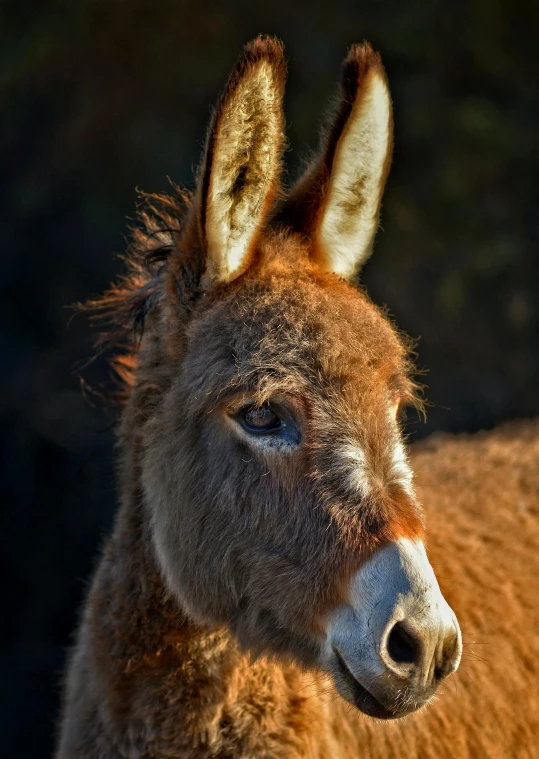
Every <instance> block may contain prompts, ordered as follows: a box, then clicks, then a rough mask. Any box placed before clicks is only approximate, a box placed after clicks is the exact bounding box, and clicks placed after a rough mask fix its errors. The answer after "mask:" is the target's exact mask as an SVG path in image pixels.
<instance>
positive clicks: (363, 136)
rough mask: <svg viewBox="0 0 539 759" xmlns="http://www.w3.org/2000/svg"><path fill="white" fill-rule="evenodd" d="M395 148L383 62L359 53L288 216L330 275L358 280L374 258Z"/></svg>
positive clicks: (366, 50) (351, 58)
mask: <svg viewBox="0 0 539 759" xmlns="http://www.w3.org/2000/svg"><path fill="white" fill-rule="evenodd" d="M392 147H393V118H392V109H391V98H390V95H389V90H388V86H387V80H386V76H385V73H384V69H383V66H382V62H381V60H380V56H379V55H378V54H377V53H375V52H374V51H373V49H372V48H371V46H370V45H369V44H367V43H365V44H363V45H354V46H353V47H352V48H351V50H350V52H349V53H348V56H347V57H346V59H345V61H344V64H343V75H342V82H341V91H340V98H339V104H338V108H337V112H336V115H335V117H334V119H333V122H332V123H331V125H330V128H329V129H328V130H327V132H326V134H325V137H324V140H323V148H322V154H321V156H320V158H319V159H318V160H317V161H316V162H315V163H314V165H313V166H311V168H310V169H309V170H308V171H307V173H306V175H305V176H304V177H303V178H302V179H301V180H300V181H299V182H298V184H297V186H296V187H295V188H293V190H292V192H291V193H290V197H289V200H288V201H287V203H286V204H285V208H284V210H283V213H282V215H281V218H282V220H283V221H285V222H290V221H291V222H292V226H294V227H296V229H298V231H300V232H301V233H303V234H304V235H305V236H307V237H309V238H310V239H311V240H312V243H313V256H314V258H315V259H316V260H317V261H318V262H319V264H320V266H321V267H322V268H323V269H325V270H326V271H332V272H335V273H337V274H340V275H341V276H342V277H345V278H347V279H353V278H354V276H355V274H356V273H357V270H358V269H359V267H360V266H361V264H362V263H363V262H364V261H365V260H366V259H367V258H368V257H369V255H370V253H371V248H372V243H373V240H374V235H375V233H376V230H377V227H378V215H379V211H380V202H381V199H382V193H383V190H384V186H385V182H386V179H387V175H388V172H389V166H390V163H391V154H392ZM286 206H288V208H286Z"/></svg>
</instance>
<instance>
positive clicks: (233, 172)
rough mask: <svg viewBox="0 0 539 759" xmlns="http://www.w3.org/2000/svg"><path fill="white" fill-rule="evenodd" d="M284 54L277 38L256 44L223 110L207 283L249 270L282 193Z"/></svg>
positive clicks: (213, 147)
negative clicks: (277, 196) (275, 200)
mask: <svg viewBox="0 0 539 759" xmlns="http://www.w3.org/2000/svg"><path fill="white" fill-rule="evenodd" d="M282 54H283V50H282V46H281V45H280V43H277V42H275V41H274V40H263V39H262V40H260V39H259V40H255V42H254V43H251V45H250V46H248V48H247V50H246V53H245V56H244V58H243V59H242V61H241V62H240V65H239V67H238V69H237V70H236V71H235V72H234V73H233V75H232V77H231V80H230V82H229V85H228V87H227V90H226V92H225V95H224V97H223V100H222V102H221V105H220V106H219V108H218V110H217V111H216V115H215V119H214V124H213V127H212V131H211V133H210V140H209V144H208V155H207V159H206V162H207V165H206V171H207V172H209V176H208V178H207V182H206V187H207V190H206V197H205V198H204V199H203V202H204V203H205V213H204V217H203V218H204V234H205V240H206V249H207V263H206V273H205V277H204V280H205V282H206V284H207V285H211V284H216V283H218V282H229V281H231V280H233V279H235V278H236V277H237V276H239V275H240V274H241V273H242V272H243V271H245V269H246V268H247V266H248V265H249V263H250V253H251V251H252V249H253V246H254V243H255V242H256V240H257V237H258V233H259V232H260V229H261V227H262V225H263V223H264V221H265V218H266V214H267V211H268V209H269V205H270V204H271V201H272V200H273V197H274V195H275V193H276V190H277V184H278V180H279V174H280V159H281V152H282V145H283V141H284V138H283V114H282V91H283V87H284V63H283V58H282Z"/></svg>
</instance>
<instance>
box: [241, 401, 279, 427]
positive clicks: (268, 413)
mask: <svg viewBox="0 0 539 759" xmlns="http://www.w3.org/2000/svg"><path fill="white" fill-rule="evenodd" d="M241 419H242V421H243V425H244V427H245V428H246V429H247V430H249V432H269V431H270V430H277V429H279V427H280V426H281V420H280V419H279V417H278V416H277V414H276V413H275V412H274V411H273V410H272V409H271V408H270V407H269V406H260V407H258V408H254V407H252V406H251V407H248V408H246V409H244V410H243V412H242V413H241Z"/></svg>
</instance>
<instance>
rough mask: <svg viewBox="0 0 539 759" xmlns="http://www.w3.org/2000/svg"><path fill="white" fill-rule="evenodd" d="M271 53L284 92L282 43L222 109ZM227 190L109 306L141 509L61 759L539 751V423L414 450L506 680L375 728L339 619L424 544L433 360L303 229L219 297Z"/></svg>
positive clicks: (68, 720) (434, 552) (81, 651)
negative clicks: (423, 435)
mask: <svg viewBox="0 0 539 759" xmlns="http://www.w3.org/2000/svg"><path fill="white" fill-rule="evenodd" d="M253 50H255V51H256V55H254V54H253ZM364 50H365V51H366V52H365V53H364V55H365V56H367V57H369V56H372V55H373V54H372V51H370V52H369V50H370V48H364ZM362 55H363V53H361V49H359V52H358V49H356V52H355V53H354V54H353V55H352V56H351V60H352V62H353V61H354V60H356V58H357V59H358V60H361V56H362ZM354 56H356V57H355V58H354ZM261 57H262V58H264V59H265V61H266V62H267V63H268V65H269V66H272V67H273V70H274V71H275V72H276V73H275V86H276V87H277V88H278V87H281V86H282V79H281V78H280V77H281V73H280V72H282V71H283V64H282V51H281V48H280V47H279V46H278V45H276V44H275V43H274V42H273V41H271V40H264V39H261V40H259V41H257V42H256V43H254V45H251V46H250V47H249V48H248V51H247V54H246V56H245V57H244V58H243V59H242V61H241V62H240V64H239V66H238V68H237V70H236V72H235V73H234V74H233V76H232V79H231V82H233V83H234V86H233V87H232V88H231V85H230V84H229V86H228V88H227V90H226V92H225V96H224V98H223V100H222V102H221V105H220V109H226V108H229V107H230V103H231V101H230V100H229V97H230V93H231V92H235V91H236V90H235V88H236V87H237V85H238V82H240V81H241V80H242V77H249V76H250V74H251V71H252V68H251V67H252V66H254V65H258V63H259V61H260V59H261ZM376 60H378V59H376ZM347 65H348V66H350V65H351V64H350V63H349V64H347ZM354 65H355V64H354ZM358 65H359V64H358ZM377 65H381V64H379V62H378V63H377ZM347 70H348V68H346V69H345V71H347ZM358 72H359V73H358ZM354 75H355V77H356V81H357V78H358V76H360V75H361V70H359V69H358V71H356V73H355V74H354ZM345 81H346V77H345ZM219 112H220V111H218V113H219ZM215 123H216V124H217V126H215V125H214V129H217V130H218V129H219V127H218V123H219V117H217V121H216V122H214V124H215ZM345 123H346V116H343V115H342V114H341V115H338V116H337V121H336V122H335V125H334V128H333V130H334V132H335V134H337V136H336V137H335V140H337V139H338V134H340V131H342V129H344V127H345ZM211 134H214V132H211ZM214 136H215V135H214ZM213 139H214V138H213V137H212V138H211V139H210V144H212V140H213ZM264 139H265V138H264ZM255 152H256V151H255ZM244 162H245V156H243V155H241V156H238V164H237V167H236V168H237V169H238V170H239V168H240V167H241V166H242V165H243V164H244ZM211 163H212V162H211V160H210V159H209V158H208V156H207V157H206V164H205V165H206V167H208V166H211ZM247 170H248V169H247ZM205 177H206V174H205V173H204V172H202V178H201V180H200V184H199V187H198V190H197V193H196V195H195V198H194V200H193V202H192V203H189V201H187V209H186V212H185V214H182V213H181V212H180V211H179V210H178V208H177V206H176V204H175V201H173V200H167V199H164V200H160V201H158V205H159V208H157V209H156V208H154V210H153V212H152V211H151V210H150V212H149V213H148V214H147V215H146V217H145V231H144V230H142V231H139V232H138V233H137V236H136V239H135V247H134V250H133V252H132V256H131V259H130V266H131V274H130V275H129V276H128V277H127V279H126V280H125V281H124V282H123V283H122V284H121V286H120V287H119V288H118V289H116V290H113V291H111V292H110V293H108V294H107V295H106V296H105V298H104V299H103V300H102V301H101V303H100V304H99V307H100V308H102V309H104V310H105V312H107V311H110V310H112V311H113V313H114V319H115V321H116V324H117V326H118V328H119V332H120V334H122V333H123V332H125V331H126V330H127V329H128V328H129V327H130V326H131V325H132V324H133V323H134V324H135V325H136V326H137V327H138V332H139V334H138V338H139V339H137V340H135V341H133V342H132V343H131V344H130V345H129V346H128V348H127V354H126V357H125V358H124V359H123V360H122V361H121V370H122V373H123V376H124V379H125V381H126V396H127V401H126V405H125V409H124V413H123V420H122V426H121V431H120V450H121V458H120V462H121V472H120V474H121V477H120V486H121V508H120V511H119V514H118V518H117V521H116V526H115V529H114V533H113V536H112V538H111V539H110V540H109V541H108V543H107V545H106V547H105V550H104V553H103V557H102V559H101V563H100V565H99V568H98V571H97V573H96V576H95V578H94V581H93V584H92V588H91V591H90V593H89V596H88V599H87V602H86V606H85V610H84V615H83V619H82V622H81V626H80V630H79V636H78V642H77V645H76V647H75V650H74V652H73V655H72V659H71V663H70V668H69V674H68V679H67V685H66V697H65V707H64V717H63V724H62V735H61V739H60V746H59V750H58V754H57V756H58V759H68V758H69V759H71V758H74V757H81V758H89V757H95V759H109V758H111V757H121V758H122V759H124V758H125V759H127V758H129V759H141V758H142V757H145V758H146V757H147V758H148V759H149V758H156V759H157V757H192V758H195V757H201V758H202V757H204V758H209V757H215V758H217V757H219V759H225V758H227V757H230V758H231V759H232V757H234V758H238V759H240V758H241V757H244V759H254V758H255V757H257V758H258V757H260V758H261V757H264V758H266V757H267V759H270V758H277V757H279V758H281V757H282V758H284V757H287V758H288V757H290V758H293V757H298V758H299V757H312V758H313V759H314V758H315V757H317V758H319V759H322V757H324V758H326V757H335V758H338V757H343V758H344V757H346V758H347V759H348V758H349V757H353V756H358V757H359V756H365V757H373V758H375V757H378V756H379V757H391V756H395V757H397V756H403V755H406V756H418V757H435V756H436V757H441V756H447V757H450V756H451V757H453V756H461V757H472V756H486V757H502V756H523V757H525V756H532V748H531V746H532V735H533V731H534V729H537V728H538V727H539V725H538V724H537V720H538V712H539V709H538V706H539V704H538V703H537V696H536V691H535V690H534V685H535V682H536V679H537V675H538V674H539V673H538V671H537V669H538V665H537V661H538V655H539V638H538V636H537V633H536V632H535V631H536V628H537V615H536V611H535V605H536V599H535V585H534V573H535V571H536V570H534V567H536V566H537V555H538V554H537V550H538V548H539V529H538V526H537V498H538V495H539V479H538V474H537V466H536V464H537V458H538V455H539V429H538V427H537V425H534V424H531V423H530V424H528V425H522V426H521V427H520V428H507V429H502V430H500V431H498V432H495V433H491V434H490V435H483V436H478V437H475V438H469V439H468V438H462V439H454V440H453V439H445V440H441V441H431V442H430V443H427V444H425V445H423V446H422V447H418V448H417V453H416V454H415V455H414V463H415V466H416V469H417V471H418V475H419V480H418V482H419V496H420V499H419V500H421V501H423V502H424V504H425V509H426V512H427V518H428V523H429V530H428V536H429V546H430V556H431V559H432V562H433V565H434V567H435V569H437V570H439V572H440V575H441V577H440V580H441V583H442V585H443V586H444V589H445V591H446V595H447V596H448V597H449V600H450V603H451V604H452V605H453V608H454V609H455V610H456V612H457V616H459V617H460V620H461V624H462V625H463V628H464V632H465V636H466V638H467V641H468V644H469V650H470V651H472V650H473V648H474V645H475V644H473V643H472V641H474V640H476V638H477V637H479V638H480V639H481V642H482V643H483V642H484V643H487V644H489V645H490V649H489V646H488V645H487V646H486V647H485V651H484V652H483V650H482V657H483V658H484V659H486V660H487V662H488V665H487V666H485V665H484V664H483V662H482V661H481V660H476V659H474V658H473V657H472V658H471V659H470V661H469V662H466V661H465V665H464V668H463V672H462V673H461V674H459V675H458V676H457V678H453V679H452V680H450V681H449V682H448V683H447V685H446V686H445V687H444V690H445V693H443V695H442V697H441V698H440V701H439V703H437V704H435V705H433V706H430V707H428V708H427V709H426V710H425V711H424V712H422V713H421V714H419V715H416V716H413V717H410V718H408V719H407V720H405V721H400V722H397V723H395V724H392V725H382V724H377V723H376V722H374V721H372V720H370V719H369V718H367V717H365V716H362V715H361V714H359V712H356V711H355V710H352V707H351V706H349V705H348V704H346V703H345V702H344V701H343V700H342V699H341V698H340V697H339V696H338V695H337V693H336V691H335V687H334V685H333V682H332V680H331V678H330V677H329V676H328V675H326V674H323V673H321V672H320V671H319V669H318V667H317V661H318V652H319V649H320V646H321V639H322V638H323V630H324V624H325V620H326V619H327V616H328V614H329V613H330V612H331V611H332V610H333V609H335V608H336V607H337V606H338V605H339V604H341V603H343V602H344V601H345V600H346V594H347V587H348V583H349V580H350V577H351V575H352V574H353V572H355V571H356V570H357V569H358V567H359V566H360V565H361V564H362V563H363V562H365V561H366V559H368V557H369V556H370V555H371V554H372V552H373V551H375V550H376V549H377V548H379V547H380V546H383V545H384V544H385V543H387V542H388V541H390V540H394V539H397V538H398V537H400V536H408V537H416V536H422V535H423V534H424V517H423V513H422V510H421V509H420V507H419V505H418V503H419V501H418V499H416V497H415V495H414V493H413V492H412V491H411V490H409V489H407V488H406V487H405V486H404V485H403V483H402V482H400V481H399V479H398V478H396V477H395V474H394V472H393V470H392V465H391V457H390V451H391V446H392V445H393V443H394V442H395V441H398V440H399V439H400V433H399V430H398V426H397V422H396V421H395V419H393V417H392V416H391V414H389V413H388V409H389V408H392V407H396V406H397V405H399V404H405V403H406V402H413V401H414V400H415V399H416V386H415V384H414V382H413V380H412V379H411V378H410V373H411V364H410V360H409V351H408V349H407V346H406V343H405V341H404V340H403V339H402V338H401V337H399V335H398V334H397V333H396V331H395V330H394V328H393V326H392V325H391V323H390V322H389V320H388V319H387V318H386V317H385V316H384V315H383V314H382V313H381V312H380V311H379V310H378V309H377V308H376V307H375V306H374V305H373V304H372V303H371V302H370V301H369V300H368V298H367V296H366V295H365V294H364V293H362V292H361V291H358V290H357V289H356V288H354V287H353V286H352V285H350V284H348V283H347V282H345V281H343V280H342V279H340V278H339V277H337V276H336V275H334V274H331V273H328V272H323V271H321V270H320V268H319V267H318V265H317V263H316V260H314V257H313V245H312V235H311V233H310V232H309V230H308V229H306V228H304V229H303V230H302V233H301V234H298V230H297V228H296V225H295V223H293V222H292V216H291V215H290V214H288V217H286V216H283V215H281V216H278V215H277V216H274V218H273V222H271V223H267V224H266V226H265V227H264V228H263V229H262V228H261V227H260V228H259V227H257V229H256V230H255V232H254V233H253V238H252V240H251V244H250V245H251V247H250V248H249V250H248V252H247V253H246V255H247V259H246V260H245V269H244V268H243V267H241V272H243V273H240V272H238V273H236V275H235V278H233V279H232V280H230V278H229V277H228V276H227V277H223V278H222V279H221V280H219V278H218V277H217V280H216V279H215V278H214V279H212V280H211V281H210V283H209V284H208V282H207V281H205V280H204V272H205V271H206V257H207V255H208V251H207V250H206V242H205V241H206V235H205V223H206V222H205V217H204V211H203V209H204V206H205V203H206V199H207V193H208V187H209V180H207V179H205ZM240 184H241V183H240ZM244 185H245V186H244V188H243V190H242V187H241V186H239V185H236V184H234V192H235V193H236V192H238V193H240V194H241V193H242V192H243V191H245V192H249V186H248V183H244ZM266 192H267V193H268V195H267V196H265V197H264V198H262V199H261V204H262V205H261V206H260V208H261V209H262V210H261V213H262V217H261V218H264V219H265V217H266V216H268V215H270V214H271V209H270V202H271V198H272V197H273V196H274V194H275V193H276V192H277V189H276V187H275V185H274V184H272V183H270V185H269V186H268V187H267V188H266ZM239 200H240V202H241V201H242V200H243V198H240V199H239ZM313 202H314V203H315V204H316V203H317V202H318V201H317V196H315V197H314V199H313ZM298 208H299V211H298V214H299V216H298V218H299V217H301V215H302V210H301V204H300V206H299V207H298ZM289 209H290V206H289ZM287 213H288V211H287ZM286 218H288V221H286ZM313 218H314V216H313ZM182 220H183V221H182ZM311 232H312V230H311ZM268 399H272V401H275V402H276V403H281V404H283V405H284V406H285V407H286V408H287V409H288V410H289V412H290V413H291V414H292V415H293V416H294V417H295V418H296V420H298V425H299V428H300V429H301V433H302V442H301V445H298V446H297V447H296V448H294V450H293V451H292V452H290V453H287V454H282V455H281V454H279V453H276V452H275V451H272V450H265V449H260V450H256V449H253V448H252V447H251V446H250V443H249V442H248V440H247V439H246V438H244V437H242V434H241V433H239V431H238V427H237V423H236V422H235V421H234V420H235V415H236V414H237V412H238V411H239V410H240V409H241V408H242V407H244V406H245V405H246V404H251V405H254V406H257V405H261V404H263V403H264V402H265V401H266V400H268ZM350 442H352V443H353V444H354V445H358V446H360V447H361V449H362V450H363V451H364V452H365V453H366V458H367V460H368V476H369V482H370V489H369V493H368V496H365V495H364V494H363V495H362V494H361V493H360V492H359V491H358V490H357V489H356V488H354V487H353V479H351V478H352V477H353V475H354V465H353V463H351V462H349V461H348V460H347V459H346V457H343V455H342V451H343V450H345V449H346V446H347V445H349V444H350ZM466 650H468V649H466ZM489 651H491V652H492V653H489ZM256 657H258V658H256ZM516 703H518V704H519V708H518V709H515V708H514V707H515V704H516ZM519 752H520V753H519Z"/></svg>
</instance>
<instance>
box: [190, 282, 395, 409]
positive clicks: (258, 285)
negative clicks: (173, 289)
mask: <svg viewBox="0 0 539 759" xmlns="http://www.w3.org/2000/svg"><path fill="white" fill-rule="evenodd" d="M326 280H329V282H328V281H323V282H321V281H320V277H316V276H313V275H312V274H310V273H305V272H301V271H300V272H299V273H298V272H296V273H295V274H294V275H291V274H290V273H289V272H286V271H285V272H284V274H283V273H282V272H280V271H279V270H277V271H276V270H275V269H273V270H270V271H269V272H267V273H266V276H264V277H259V278H246V279H245V281H244V282H242V283H241V287H240V286H236V287H233V288H231V291H230V292H228V293H226V294H224V295H223V293H221V296H220V297H219V298H218V299H215V300H214V302H213V303H208V305H207V306H206V307H205V308H204V312H203V313H202V314H200V316H199V317H198V318H195V319H194V320H193V322H192V323H191V325H190V328H189V330H188V346H189V347H188V352H187V356H186V360H185V363H184V378H185V379H186V380H187V381H188V382H189V384H190V386H191V387H193V388H194V387H196V390H197V394H198V393H203V394H204V395H205V396H206V397H208V396H213V395H214V394H215V393H217V394H219V395H221V394H222V393H223V392H226V391H227V390H234V389H250V390H252V389H256V390H258V391H260V392H262V393H264V388H265V387H266V388H267V389H268V392H270V391H271V388H279V389H281V390H283V389H284V390H289V391H292V392H300V393H301V392H305V391H311V392H312V391H313V390H324V391H325V392H330V394H331V395H334V394H335V393H340V394H343V395H345V396H346V395H349V394H350V393H351V394H353V395H356V394H357V391H358V390H360V389H362V388H365V386H369V387H370V388H371V389H372V388H373V387H374V385H373V383H374V382H375V380H376V383H377V385H378V386H380V385H383V384H385V383H387V382H392V381H398V379H399V378H400V377H401V376H402V375H403V374H404V373H405V363H406V355H405V350H404V348H403V346H402V344H401V343H400V340H399V338H398V336H397V334H396V333H395V331H394V330H393V328H392V327H391V325H390V324H389V322H388V321H387V319H386V318H385V317H384V316H383V315H382V314H381V313H380V312H379V311H378V309H377V308H376V307H375V306H374V305H373V304H372V303H371V302H370V301H369V300H368V299H367V297H366V296H365V295H364V294H363V293H361V292H360V291H357V290H355V289H354V288H352V287H350V286H349V285H348V284H346V283H344V282H343V281H341V280H339V279H338V278H337V277H334V276H332V275H330V276H326ZM279 386H280V387H279Z"/></svg>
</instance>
